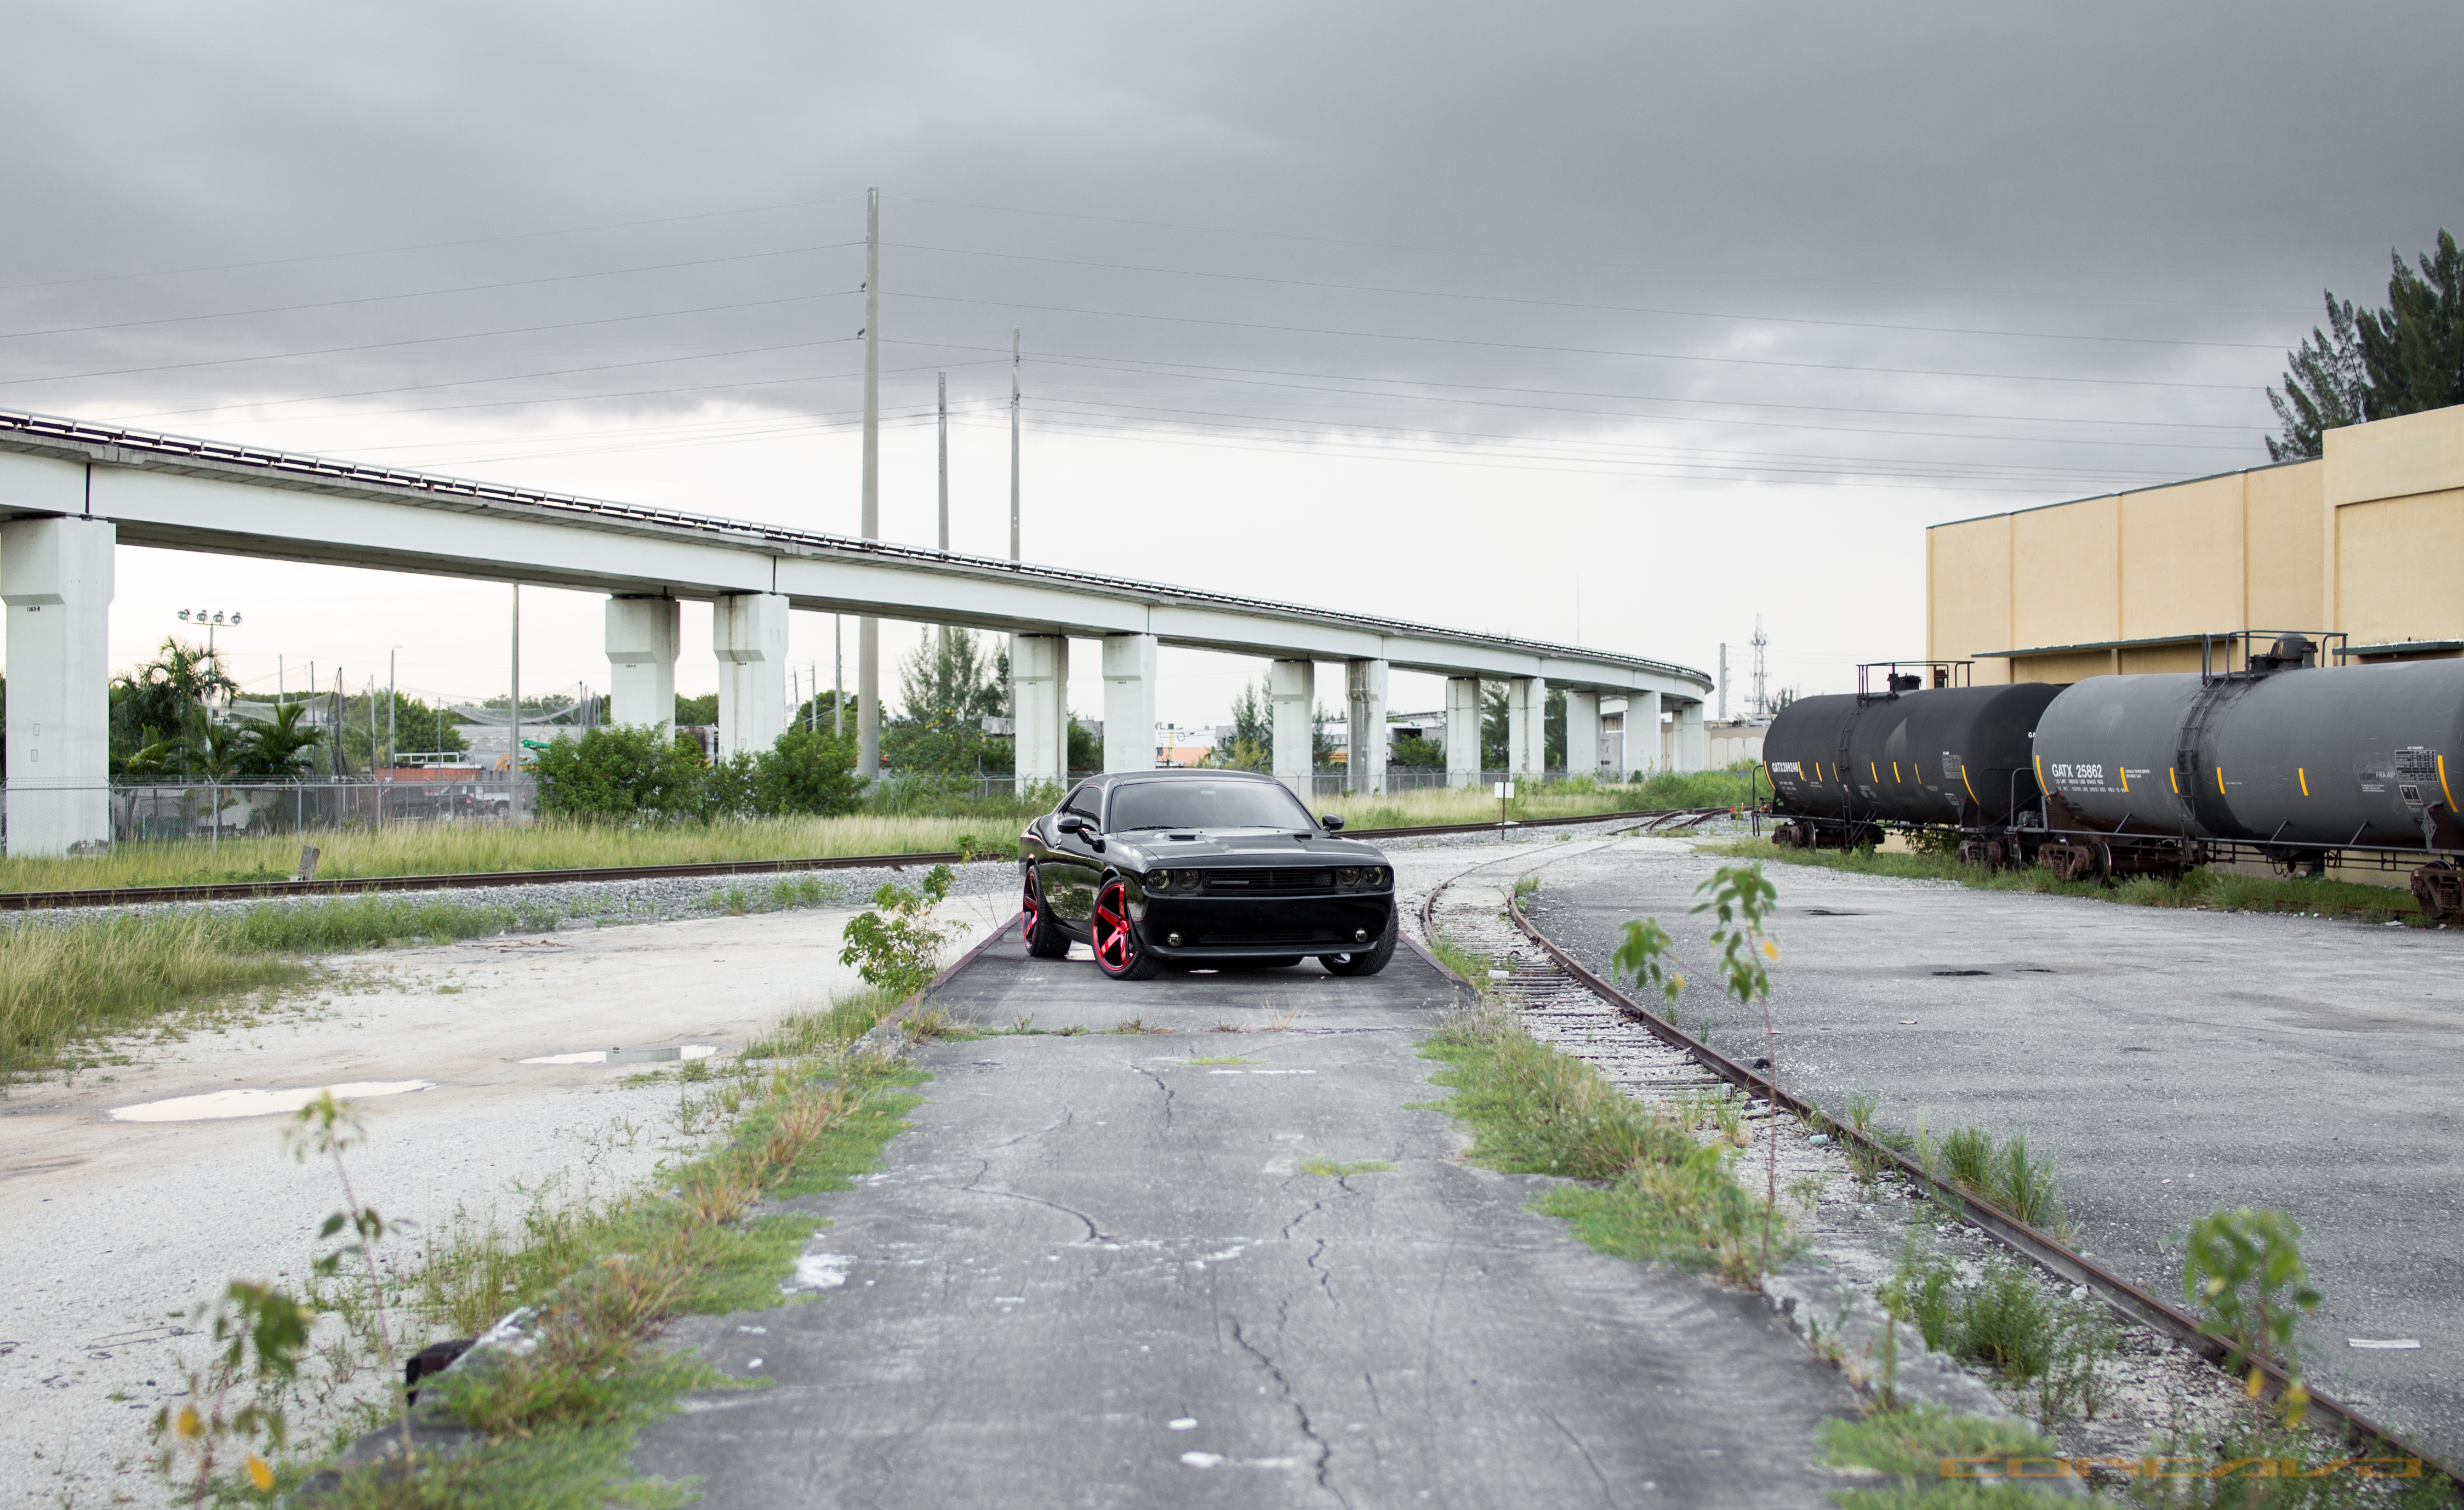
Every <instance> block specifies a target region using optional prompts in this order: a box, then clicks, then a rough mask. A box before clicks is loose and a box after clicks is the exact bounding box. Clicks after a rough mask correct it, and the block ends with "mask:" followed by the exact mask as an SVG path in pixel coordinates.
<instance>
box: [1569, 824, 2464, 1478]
mask: <svg viewBox="0 0 2464 1510" xmlns="http://www.w3.org/2000/svg"><path fill="white" fill-rule="evenodd" d="M1727 863H1732V862H1731V861H1729V860H1727V859H1726V858H1724V857H1719V856H1713V855H1692V854H1680V853H1676V852H1674V851H1673V850H1672V849H1671V848H1670V847H1668V846H1662V845H1629V846H1620V847H1618V848H1617V849H1614V850H1609V851H1602V852H1597V853H1594V854H1586V855H1572V856H1570V857H1568V858H1567V859H1566V860H1564V861H1563V862H1561V863H1557V864H1552V865H1550V866H1548V867H1547V868H1546V869H1545V870H1543V871H1541V872H1540V875H1541V876H1542V877H1543V880H1542V884H1541V888H1540V891H1539V893H1538V894H1537V896H1536V897H1534V898H1531V899H1527V901H1526V903H1525V909H1526V911H1527V913H1528V914H1529V916H1530V917H1531V918H1532V919H1533V921H1534V922H1535V923H1537V924H1538V925H1539V926H1540V927H1541V928H1542V930H1543V931H1545V932H1546V933H1548V934H1549V936H1550V937H1551V939H1552V940H1554V941H1555V942H1556V943H1558V944H1560V945H1561V946H1563V947H1565V948H1566V949H1568V950H1569V951H1570V952H1572V953H1573V954H1574V955H1575V956H1576V957H1577V958H1579V959H1581V960H1583V962H1584V963H1585V964H1586V965H1588V966H1591V967H1592V968H1594V969H1599V970H1603V971H1605V969H1606V967H1607V958H1608V955H1609V954H1610V953H1611V952H1612V950H1613V949H1614V948H1615V945H1616V941H1617V927H1618V925H1619V924H1620V923H1622V922H1624V921H1625V920H1626V919H1628V918H1633V917H1639V916H1656V917H1658V918H1659V919H1660V921H1661V923H1662V924H1663V925H1665V926H1667V927H1668V928H1669V930H1670V931H1671V932H1672V933H1673V934H1675V935H1676V937H1677V940H1678V944H1679V946H1680V949H1681V951H1682V954H1683V958H1684V961H1685V964H1686V966H1688V968H1687V973H1688V974H1690V975H1695V976H1697V977H1698V980H1697V984H1696V985H1695V986H1693V987H1691V988H1688V989H1687V991H1686V992H1685V996H1684V1001H1683V1006H1682V1008H1681V1009H1680V1010H1682V1012H1683V1015H1684V1017H1685V1018H1686V1020H1687V1022H1688V1023H1689V1025H1690V1024H1693V1023H1695V1022H1697V1021H1699V1020H1700V1019H1702V1018H1703V1017H1705V1015H1708V1016H1710V1017H1711V1018H1712V1019H1713V1020H1714V1026H1713V1027H1712V1028H1711V1030H1710V1032H1709V1037H1710V1039H1711V1041H1712V1043H1713V1045H1714V1046H1715V1047H1718V1048H1720V1049H1721V1050H1723V1052H1726V1053H1727V1054H1728V1055H1731V1056H1732V1057H1742V1058H1745V1059H1750V1058H1751V1057H1753V1056H1754V1055H1759V1054H1761V1053H1762V1052H1763V1051H1762V1047H1761V1042H1762V1025H1761V1021H1760V1018H1759V1016H1757V1017H1756V1018H1755V1019H1754V1020H1752V1021H1751V1022H1749V1021H1747V1020H1746V1019H1745V1018H1744V1017H1743V1015H1742V1014H1740V1013H1738V1012H1737V1011H1736V1010H1734V1008H1733V1007H1732V1006H1726V1005H1723V1004H1722V1003H1721V1002H1720V1001H1719V1000H1718V999H1717V998H1716V996H1715V995H1714V993H1713V991H1712V990H1711V989H1710V988H1709V984H1710V979H1711V977H1710V972H1709V971H1707V970H1705V969H1702V968H1701V967H1700V966H1702V965H1703V964H1704V963H1705V961H1706V960H1707V959H1708V958H1709V949H1708V945H1707V944H1706V942H1705V930H1706V927H1707V924H1706V922H1705V920H1704V919H1702V918H1698V917H1694V916H1691V915H1690V914H1689V913H1688V911H1687V909H1688V908H1689V907H1690V906H1691V905H1692V903H1693V902H1694V900H1695V899H1696V898H1695V895H1694V887H1695V886H1696V884H1697V883H1698V882H1700V881H1701V880H1702V879H1703V878H1704V877H1707V876H1709V875H1710V874H1711V872H1712V871H1713V870H1714V869H1715V868H1716V867H1718V866H1719V865H1722V864H1727ZM1766 873H1767V874H1768V875H1770V876H1771V877H1772V878H1773V879H1774V880H1775V881H1776V882H1777V884H1778V887H1779V900H1780V905H1781V912H1780V916H1779V918H1778V919H1777V921H1776V922H1775V923H1774V924H1773V931H1774V932H1775V933H1776V935H1777V936H1778V938H1779V940H1780V943H1781V953H1780V958H1779V962H1778V964H1777V965H1776V966H1773V967H1772V970H1771V1000H1772V1005H1773V1013H1772V1014H1773V1016H1774V1017H1775V1018H1776V1019H1777V1021H1778V1023H1779V1024H1780V1026H1781V1028H1782V1030H1783V1038H1782V1043H1783V1045H1784V1049H1783V1053H1782V1055H1781V1060H1782V1074H1783V1076H1784V1077H1786V1080H1787V1081H1788V1083H1790V1084H1792V1085H1793V1087H1794V1088H1795V1089H1796V1090H1797V1091H1798V1092H1799V1093H1800V1094H1806V1095H1811V1096H1813V1097H1815V1099H1818V1100H1820V1101H1821V1102H1822V1104H1823V1105H1825V1106H1826V1107H1829V1108H1831V1109H1833V1110H1834V1111H1835V1112H1837V1111H1842V1110H1844V1107H1845V1105H1846V1101H1847V1099H1848V1096H1849V1095H1850V1093H1852V1092H1859V1091H1862V1092H1870V1093H1877V1094H1879V1095H1880V1096H1881V1102H1882V1109H1881V1121H1882V1122H1883V1123H1885V1124H1886V1125H1892V1126H1898V1127H1902V1128H1905V1129H1908V1130H1914V1128H1915V1127H1916V1126H1917V1124H1918V1122H1919V1121H1920V1120H1921V1119H1923V1120H1925V1121H1926V1123H1927V1125H1929V1126H1930V1127H1931V1129H1932V1130H1933V1131H1934V1133H1935V1134H1936V1135H1937V1136H1939V1135H1940V1134H1942V1133H1945V1132H1947V1131H1949V1130H1951V1129H1952V1128H1955V1127H1958V1126H1962V1125H1966V1124H1969V1123H1975V1124H1977V1125H1981V1126H1984V1127H1987V1128H1989V1129H1991V1130H1992V1131H1993V1132H1995V1133H1997V1134H2009V1133H2011V1132H2013V1131H2014V1130H2019V1129H2025V1131H2026V1132H2027V1134H2028V1141H2029V1145H2030V1147H2031V1148H2032V1149H2033V1150H2035V1152H2037V1153H2040V1154H2051V1155H2052V1156H2054V1157H2055V1158H2056V1159H2057V1161H2058V1162H2059V1165H2060V1169H2061V1188H2062V1195H2063V1200H2064V1202H2065V1204H2066V1205H2067V1206H2068V1208H2069V1210H2070V1214H2071V1216H2072V1217H2073V1218H2074V1219H2075V1220H2076V1221H2077V1222H2078V1224H2079V1230H2080V1234H2079V1240H2078V1243H2077V1245H2076V1246H2078V1247H2079V1248H2080V1249H2082V1250H2084V1251H2086V1252H2089V1253H2092V1254H2094V1255H2096V1256H2097V1257H2099V1258H2100V1259H2101V1260H2102V1261H2103V1262H2105V1263H2106V1264H2107V1265H2109V1266H2110V1267H2112V1268H2113V1269H2115V1270H2116V1271H2118V1272H2119V1273H2121V1274H2123V1276H2124V1277H2129V1278H2131V1279H2133V1280H2135V1281H2137V1282H2138V1283H2140V1284H2141V1285H2142V1286H2143V1287H2145V1289H2147V1290H2149V1291H2151V1292H2152V1293H2154V1294H2156V1295H2158V1296H2160V1297H2162V1298H2164V1299H2168V1300H2172V1301H2174V1302H2176V1303H2179V1302H2180V1299H2181V1284H2180V1273H2181V1242H2180V1234H2181V1233H2182V1232H2184V1231H2185V1230H2186V1229H2187V1228H2188V1227H2189V1223H2190V1222H2191V1220H2192V1219H2194V1218H2196V1217H2200V1216H2204V1215H2206V1214H2208V1213H2209V1212H2210V1211H2211V1210H2216V1209H2218V1208H2228V1209H2230V1208H2235V1207H2241V1206H2261V1207H2276V1208H2278V1209H2281V1210H2285V1211H2288V1212H2290V1213H2291V1214H2292V1216H2293V1217H2294V1219H2295V1220H2296V1221H2298V1222H2299V1223H2300V1224H2301V1227H2302V1229H2303V1232H2304V1237H2303V1242H2302V1250H2303V1253H2304V1255H2305V1256H2306V1258H2307V1259H2308V1262H2309V1266H2310V1273H2311V1277H2312V1279H2313V1281H2314V1282H2316V1283H2317V1284H2318V1286H2319V1287H2320V1288H2321V1290H2323V1291H2324V1292H2325V1293H2326V1303H2325V1304H2324V1306H2323V1307H2322V1308H2321V1310H2320V1312H2319V1313H2318V1315H2317V1316H2316V1317H2315V1318H2313V1319H2312V1320H2310V1321H2305V1322H2304V1324H2303V1333H2302V1335H2303V1337H2304V1339H2305V1340H2306V1342H2307V1343H2308V1344H2309V1346H2308V1366H2309V1368H2310V1372H2311V1378H2312V1382H2313V1383H2314V1384H2316V1385H2319V1386H2321V1387H2322V1388H2326V1389H2327V1390H2329V1391H2330V1392H2331V1393H2334V1394H2336V1395H2337V1396H2338V1397H2340V1398H2342V1399H2343V1400H2345V1401H2346V1402H2347V1403H2348V1404H2351V1405H2353V1406H2355V1407H2356V1408H2358V1409H2360V1410H2363V1411H2364V1412H2365V1413H2366V1414H2369V1415H2371V1416H2372V1417H2374V1418H2376V1419H2377V1420H2379V1421H2380V1422H2381V1424H2383V1425H2386V1426H2387V1427H2389V1428H2391V1429H2394V1430H2398V1431H2402V1432H2406V1433H2408V1434H2409V1435H2410V1436H2411V1437H2412V1438H2413V1440H2415V1441H2416V1442H2417V1443H2419V1444H2420V1445H2422V1446H2424V1447H2425V1448H2428V1449H2430V1450H2431V1451H2433V1452H2436V1453H2438V1454H2441V1455H2443V1456H2445V1457H2446V1458H2447V1460H2449V1461H2451V1462H2453V1461H2458V1460H2464V1317H2459V1314H2458V1311H2457V1304H2456V1302H2457V1298H2458V1297H2459V1296H2464V1145H2459V1138H2458V1135H2459V1133H2464V1107H2460V1106H2459V1099H2458V1089H2457V1088H2458V1086H2459V1085H2464V986H2459V984H2458V982H2457V967H2458V966H2459V965H2464V932H2457V931H2453V930H2451V931H2446V932H2439V931H2425V930H2422V929H2417V928H2389V927H2386V926H2384V925H2372V924H2368V923H2356V922H2341V921H2338V922H2330V921H2327V920H2324V919H2307V918H2292V917H2283V916H2273V915H2258V914H2248V913H2242V914H2227V913H2221V912H2194V911H2175V910H2166V909H2157V908H2145V907H2125V906H2118V905H2115V904H2113V903H2109V902H2101V901H2092V900H2084V899H2070V898H2058V897H2040V896H2034V895H2028V894H2023V893H2011V892H1981V891H1970V890H1967V889H1965V888H1962V887H1958V886H1955V885H1951V884H1948V883H1943V882H1921V881H1905V880H1898V879H1893V878H1888V877H1863V876H1855V875H1846V874H1841V873H1837V872H1831V871H1824V870H1817V869H1815V868H1812V867H1807V866H1793V865H1788V864H1784V863H1776V862H1774V863H1771V864H1769V865H1767V866H1766ZM2353 1338H2363V1339H2373V1340H2399V1339H2413V1340H2417V1341H2419V1342H2420V1343H2421V1344H2422V1345H2421V1347H2420V1348H2419V1349H2418V1350H2409V1351H2377V1350H2361V1349H2355V1348H2352V1347H2351V1346H2349V1345H2348V1340H2349V1339H2353Z"/></svg>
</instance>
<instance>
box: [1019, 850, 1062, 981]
mask: <svg viewBox="0 0 2464 1510" xmlns="http://www.w3.org/2000/svg"><path fill="white" fill-rule="evenodd" d="M1019 911H1020V913H1021V914H1023V916H1024V918H1025V920H1026V923H1025V926H1024V927H1023V928H1021V929H1020V930H1019V938H1020V939H1021V940H1022V941H1023V943H1024V944H1026V952H1027V953H1029V954H1031V955H1034V956H1035V957H1036V958H1037V959H1039V960H1057V959H1059V958H1061V957H1062V956H1063V955H1065V954H1067V953H1068V952H1069V934H1068V931H1067V929H1065V928H1063V927H1062V926H1061V920H1060V919H1058V918H1056V917H1054V916H1053V915H1052V911H1051V909H1050V908H1048V907H1046V906H1045V905H1044V888H1043V887H1042V886H1040V885H1038V884H1036V879H1035V867H1034V866H1032V865H1030V866H1028V867H1027V868H1026V895H1025V897H1024V899H1023V900H1022V901H1020V903H1019Z"/></svg>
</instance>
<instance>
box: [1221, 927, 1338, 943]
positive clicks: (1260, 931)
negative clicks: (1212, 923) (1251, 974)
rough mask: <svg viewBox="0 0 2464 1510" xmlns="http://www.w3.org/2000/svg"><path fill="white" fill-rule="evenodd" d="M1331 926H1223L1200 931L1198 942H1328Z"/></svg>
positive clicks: (1330, 939)
mask: <svg viewBox="0 0 2464 1510" xmlns="http://www.w3.org/2000/svg"><path fill="white" fill-rule="evenodd" d="M1334 936H1335V933H1334V930H1333V929H1332V928H1223V929H1219V930H1217V931H1216V932H1214V933H1201V934H1199V936H1198V942H1199V944H1329V943H1331V942H1333V940H1334Z"/></svg>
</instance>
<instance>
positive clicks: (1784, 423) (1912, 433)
mask: <svg viewBox="0 0 2464 1510" xmlns="http://www.w3.org/2000/svg"><path fill="white" fill-rule="evenodd" d="M1046 365H1047V366H1057V367H1073V368H1077V369H1080V370H1086V371H1117V372H1127V373H1129V374H1131V375H1133V376H1148V377H1177V376H1180V374H1177V373H1142V372H1139V371H1138V370H1137V369H1135V368H1124V367H1114V366H1107V365H1105V364H1102V363H1079V362H1053V361H1050V360H1049V359H1046ZM1185 381H1191V382H1201V383H1242V384H1248V385H1250V386H1255V387H1261V388H1283V389H1296V390H1298V391H1301V392H1308V393H1331V394H1337V395H1341V396H1345V397H1350V398H1355V399H1382V400H1388V401H1392V402H1404V403H1422V404H1471V405H1478V406H1480V407H1482V408H1493V409H1509V410H1516V411H1525V412H1530V413H1546V414H1573V415H1583V416H1588V417H1591V418H1595V419H1609V420H1636V421H1643V422H1659V423H1663V424H1680V425H1730V426H1740V427H1751V428H1754V429H1759V430H1793V431H1818V432H1821V433H1828V434H1851V435H1900V436H1907V437H1913V438H1922V439H1929V440H1976V441H1995V442H2007V443H2010V444H2014V445H2053V446H2127V447H2131V448H2133V449H2137V450H2167V451H2246V450H2248V449H2249V447H2248V446H2247V445H2246V444H2245V445H2239V446H2229V445H2225V444H2222V443H2219V442H2213V441H2190V440H2104V439H2100V438H2097V437H2095V436H2090V435H1985V434H1975V433H1961V432H1956V431H1943V430H1891V429H1885V428H1882V427H1881V426H1874V425H1816V424H1810V423H1808V422H1806V421H1804V420H1757V419H1730V418H1727V417H1726V416H1724V415H1717V414H1639V413H1619V412H1617V411H1613V410H1599V409H1573V408H1570V407H1566V406H1562V405H1551V404H1515V403H1510V402H1507V401H1505V400H1501V399H1481V398H1458V397H1452V396H1445V395H1435V394H1419V393H1376V392H1364V391H1361V390H1359V389H1325V388H1314V387H1309V386H1307V385H1303V384H1292V383H1253V381H1252V380H1250V379H1245V378H1204V377H1200V378H1188V379H1185ZM1097 391H1101V390H1100V389H1097ZM1133 391H1134V390H1133ZM2081 423H2087V422H2086V421H2081ZM2202 428H2213V429H2224V428H2228V427H2223V426H2214V427H2202ZM2230 428H2232V429H2234V430H2236V431H2241V432H2247V431H2248V429H2249V428H2250V427H2248V426H2233V427H2230Z"/></svg>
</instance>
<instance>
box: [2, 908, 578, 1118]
mask: <svg viewBox="0 0 2464 1510" xmlns="http://www.w3.org/2000/svg"><path fill="white" fill-rule="evenodd" d="M555 922H556V915H555V914H554V913H552V912H549V911H546V910H544V909H539V908H527V907H523V908H517V907H499V906H490V905H485V904H473V903H468V902H452V901H413V900H408V899H389V898H381V897H361V898H351V899H344V900H337V901H330V902H310V903H301V904H284V903H278V902H269V903H265V904H263V905H259V906H255V907H249V908H243V909H235V910H231V911H225V912H204V911H183V912H169V913H124V914H120V915H116V916H106V917H99V918H80V919H77V920H76V921H73V922H54V921H52V920H50V919H45V918H27V919H21V920H20V921H19V922H18V924H17V925H16V926H15V927H13V928H0V1084H5V1083H6V1081H7V1080H8V1079H9V1078H10V1077H15V1076H18V1075H24V1074H29V1073H33V1072H38V1071H42V1070H50V1069H57V1068H60V1067H61V1066H62V1065H63V1064H65V1063H68V1062H70V1061H71V1059H72V1057H73V1055H72V1052H71V1051H72V1049H73V1047H74V1046H76V1045H78V1044H82V1043H90V1042H92V1041H94V1040H96V1039H99V1038H105V1037H109V1036H111V1035H113V1034H115V1033H130V1032H135V1031H139V1030H142V1029H143V1028H146V1027H150V1026H152V1025H154V1024H156V1023H158V1022H159V1021H161V1020H162V1019H163V1018H164V1017H165V1015H167V1014H169V1013H172V1012H176V1011H178V1010H181V1009H183V1008H189V1007H195V1006H200V1005H203V1004H206V1003H209V1002H212V1001H215V1000H218V999H222V998H227V997H229V996H231V994H233V993H235V992H241V991H249V990H256V989H262V988H277V989H278V988H287V987H296V986H299V985H301V984H304V983H305V982H306V981H308V980H309V979H310V976H311V974H312V971H311V968H310V966H308V965H307V964H306V963H305V962H304V961H302V960H301V959H300V958H299V956H301V955H312V954H324V953H339V952H342V951H346V950H352V949H372V948H380V947H383V946H384V945H385V944H396V943H400V942H402V941H404V940H407V939H468V938H477V937H482V936H485V935H488V934H495V933H505V932H511V931H517V930H523V929H537V928H544V927H553V926H554V925H555Z"/></svg>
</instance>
